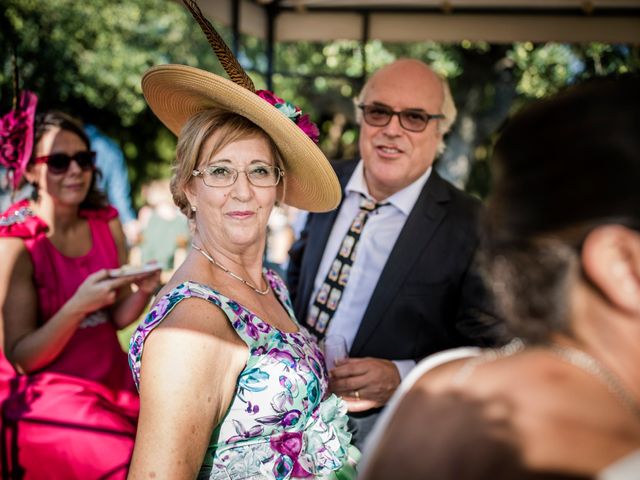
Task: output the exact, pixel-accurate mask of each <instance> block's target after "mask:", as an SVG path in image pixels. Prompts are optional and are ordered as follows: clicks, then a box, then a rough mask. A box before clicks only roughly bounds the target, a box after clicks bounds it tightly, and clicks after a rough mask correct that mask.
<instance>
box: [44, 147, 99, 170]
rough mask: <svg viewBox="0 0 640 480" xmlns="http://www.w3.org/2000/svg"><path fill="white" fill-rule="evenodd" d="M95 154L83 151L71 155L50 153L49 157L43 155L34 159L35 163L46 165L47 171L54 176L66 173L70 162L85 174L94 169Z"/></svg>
mask: <svg viewBox="0 0 640 480" xmlns="http://www.w3.org/2000/svg"><path fill="white" fill-rule="evenodd" d="M95 159H96V152H90V151H84V152H76V153H74V154H73V155H67V154H66V153H52V154H51V155H43V156H41V157H36V158H35V159H34V162H35V163H46V164H47V167H48V168H49V171H50V172H51V173H53V174H56V175H61V174H63V173H67V170H69V167H70V166H71V161H72V160H73V161H75V162H76V164H77V165H78V166H79V167H80V168H81V169H82V170H83V171H85V172H87V171H89V170H93V169H94V168H95Z"/></svg>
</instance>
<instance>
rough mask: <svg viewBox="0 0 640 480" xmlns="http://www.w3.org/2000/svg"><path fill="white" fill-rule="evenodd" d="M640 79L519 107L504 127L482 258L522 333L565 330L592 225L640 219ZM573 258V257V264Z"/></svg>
mask: <svg viewBox="0 0 640 480" xmlns="http://www.w3.org/2000/svg"><path fill="white" fill-rule="evenodd" d="M638 125H640V79H639V78H638V77H632V76H629V77H621V78H618V79H596V80H592V81H589V82H587V83H585V84H582V85H578V86H575V87H571V88H569V89H567V90H565V91H564V92H562V93H560V94H557V95H555V96H553V97H551V98H549V99H546V100H542V101H539V102H537V103H535V104H534V105H532V106H530V107H528V108H525V109H524V110H523V111H521V112H520V113H518V114H517V115H516V116H515V117H514V118H513V119H512V120H511V121H510V122H509V123H508V125H507V126H506V128H505V129H504V130H503V132H502V134H501V137H500V139H499V140H498V142H497V144H496V147H495V152H494V158H493V164H492V167H493V173H494V186H493V190H492V195H491V197H490V199H489V201H488V205H487V211H486V215H485V218H484V225H483V227H484V228H483V230H484V231H483V234H484V241H483V254H484V255H483V256H484V259H485V263H486V265H488V267H489V277H490V280H491V279H493V281H492V283H493V285H494V290H496V293H497V295H498V303H499V304H501V305H502V307H503V312H502V313H503V315H505V316H506V318H507V319H508V320H516V321H521V322H522V323H521V325H525V323H526V324H528V327H527V329H526V331H524V332H523V331H517V332H516V333H519V334H523V333H524V336H529V337H530V338H532V339H536V338H540V337H542V338H544V337H545V335H546V333H548V331H550V330H554V329H562V328H564V327H565V326H566V325H565V324H564V319H563V318H564V316H565V313H566V312H565V307H566V305H565V302H563V300H562V298H563V296H564V295H565V294H566V290H565V288H566V278H567V273H568V271H569V267H570V265H571V263H572V261H574V260H575V259H574V257H575V256H574V253H575V252H576V250H577V249H578V248H579V247H580V243H581V242H582V240H583V239H584V236H585V235H586V234H587V233H588V231H589V230H590V229H592V228H594V227H595V226H597V225H600V224H604V223H620V224H625V225H628V226H638V225H640V135H638ZM572 259H573V260H572Z"/></svg>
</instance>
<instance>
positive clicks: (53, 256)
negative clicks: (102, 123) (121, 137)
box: [0, 112, 159, 479]
mask: <svg viewBox="0 0 640 480" xmlns="http://www.w3.org/2000/svg"><path fill="white" fill-rule="evenodd" d="M30 133H31V132H29V128H26V129H25V131H24V135H25V137H26V136H30ZM32 138H33V154H32V155H29V154H27V155H28V157H27V159H26V160H25V161H24V162H23V164H26V166H24V167H20V166H19V165H17V166H16V165H14V167H15V168H14V170H15V172H14V174H17V175H20V174H22V173H24V176H25V177H26V179H27V180H28V181H29V182H30V183H31V184H33V185H34V186H35V192H36V193H37V198H35V199H33V200H23V201H21V202H18V203H16V204H14V205H12V206H11V207H10V208H9V209H8V210H7V211H6V212H5V213H4V214H3V215H2V216H0V252H1V255H2V261H0V304H1V305H2V313H1V315H0V321H1V322H2V323H4V342H3V345H4V349H3V352H2V353H3V354H4V355H1V356H0V403H1V404H2V439H1V440H2V442H1V443H0V446H1V447H2V452H0V457H2V459H3V460H2V466H1V467H2V471H3V474H4V475H8V476H11V475H13V476H12V477H11V478H15V477H17V478H20V477H23V478H38V479H39V478H60V479H63V478H64V479H68V478H83V479H89V478H124V477H125V476H126V474H127V469H128V465H129V461H130V457H131V452H132V448H133V440H134V436H135V428H136V422H137V416H138V407H139V404H138V398H137V395H136V393H135V388H134V386H133V382H132V379H131V376H130V374H129V371H128V366H127V359H126V355H125V353H124V352H123V351H122V349H121V347H120V344H119V342H118V338H117V336H116V332H117V330H118V329H120V328H123V327H126V326H127V325H129V324H130V323H132V322H133V321H134V320H136V319H137V318H138V316H139V315H140V314H141V313H142V311H143V309H144V308H145V307H146V305H147V303H148V301H149V298H150V295H151V293H152V292H153V291H154V290H155V288H156V287H157V285H158V282H159V270H156V271H153V272H149V273H146V274H138V275H129V276H124V277H113V275H110V272H109V269H116V268H118V267H119V266H120V265H121V264H122V263H124V262H125V259H126V247H125V240H124V234H123V232H122V227H121V224H120V221H119V220H118V216H117V211H116V210H115V209H114V208H112V207H110V206H108V205H107V203H106V201H105V199H104V197H103V196H102V195H101V194H100V193H99V192H98V191H97V190H96V187H95V184H96V170H95V167H94V157H95V154H94V153H93V152H91V151H90V145H89V140H88V139H87V137H86V135H85V133H84V131H83V130H82V128H81V126H80V124H79V123H77V122H76V121H75V120H74V119H73V118H71V117H68V116H67V115H64V114H61V113H59V112H50V113H47V114H45V115H41V116H39V117H38V118H37V119H36V121H35V127H33V137H32ZM2 141H3V142H4V144H3V145H0V146H2V147H3V148H4V147H5V146H6V145H7V139H6V138H5V139H2ZM27 143H28V142H27ZM22 153H24V152H22ZM18 163H19V162H18ZM112 273H113V272H112ZM132 283H136V284H137V285H138V289H137V291H136V292H135V293H134V292H133V291H132V289H131V288H130V285H131V284H132Z"/></svg>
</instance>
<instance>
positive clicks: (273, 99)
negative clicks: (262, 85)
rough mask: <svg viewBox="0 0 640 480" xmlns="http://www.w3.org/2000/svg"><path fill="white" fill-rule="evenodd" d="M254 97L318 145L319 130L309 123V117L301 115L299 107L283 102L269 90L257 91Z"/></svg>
mask: <svg viewBox="0 0 640 480" xmlns="http://www.w3.org/2000/svg"><path fill="white" fill-rule="evenodd" d="M256 95H258V96H259V97H260V98H262V99H263V100H266V101H267V102H268V103H270V104H271V105H273V106H274V107H276V108H277V109H278V110H279V111H280V112H281V113H282V114H283V115H285V116H286V117H287V118H289V119H290V120H291V121H292V122H293V123H295V124H296V125H298V127H300V130H302V131H303V132H304V133H305V135H307V136H308V137H309V138H310V139H311V140H313V142H314V143H318V140H319V139H320V130H318V126H317V125H316V124H315V123H313V122H312V121H311V119H310V118H309V115H306V114H305V115H302V110H300V108H299V107H296V106H295V105H293V104H292V103H289V102H286V101H284V100H283V99H282V98H280V97H278V96H277V95H276V94H275V93H273V92H270V91H269V90H257V91H256Z"/></svg>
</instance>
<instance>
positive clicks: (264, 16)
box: [198, 0, 640, 83]
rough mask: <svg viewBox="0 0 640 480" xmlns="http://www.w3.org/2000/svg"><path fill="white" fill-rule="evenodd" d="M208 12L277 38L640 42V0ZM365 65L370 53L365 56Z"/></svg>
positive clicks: (263, 5) (266, 3)
mask: <svg viewBox="0 0 640 480" xmlns="http://www.w3.org/2000/svg"><path fill="white" fill-rule="evenodd" d="M198 3H199V4H200V7H201V8H202V10H203V12H204V13H205V15H207V16H208V17H209V18H211V19H213V20H216V21H218V22H221V23H222V24H224V25H228V26H230V27H231V30H232V32H233V48H234V50H235V51H236V52H237V51H238V48H239V38H240V34H241V33H244V34H249V35H253V36H257V37H259V38H262V39H264V40H265V41H266V49H267V51H266V53H267V59H268V69H267V72H266V75H267V81H268V83H270V82H271V77H272V75H273V47H274V44H275V42H289V41H301V40H304V41H329V40H336V39H352V40H359V41H361V42H363V43H364V42H367V41H368V40H371V39H377V40H382V41H387V42H421V41H437V42H455V41H461V40H471V41H474V40H482V41H487V42H490V43H511V42H515V41H532V42H547V41H556V42H565V43H582V42H592V41H599V42H605V43H630V44H640V0H397V1H393V0H391V1H390V0H386V1H385V0H199V2H198ZM364 65H365V70H366V58H364Z"/></svg>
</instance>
